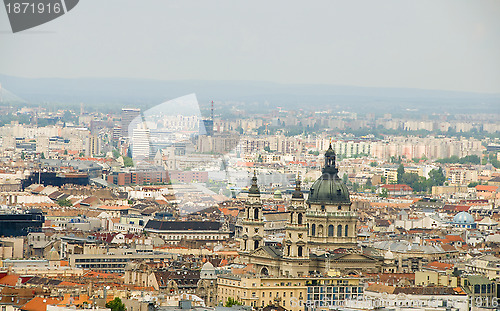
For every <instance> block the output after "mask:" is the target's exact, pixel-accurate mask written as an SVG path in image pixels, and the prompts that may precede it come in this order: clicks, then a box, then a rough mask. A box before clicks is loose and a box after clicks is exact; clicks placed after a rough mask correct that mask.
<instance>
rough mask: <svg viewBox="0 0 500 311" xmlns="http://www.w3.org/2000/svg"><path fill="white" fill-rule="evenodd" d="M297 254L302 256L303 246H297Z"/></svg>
mask: <svg viewBox="0 0 500 311" xmlns="http://www.w3.org/2000/svg"><path fill="white" fill-rule="evenodd" d="M297 255H298V256H299V257H302V246H299V247H298V248H297Z"/></svg>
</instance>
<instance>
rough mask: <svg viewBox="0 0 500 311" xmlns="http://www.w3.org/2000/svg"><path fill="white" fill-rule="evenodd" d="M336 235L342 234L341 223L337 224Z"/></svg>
mask: <svg viewBox="0 0 500 311" xmlns="http://www.w3.org/2000/svg"><path fill="white" fill-rule="evenodd" d="M337 236H338V237H341V236H342V225H338V226H337Z"/></svg>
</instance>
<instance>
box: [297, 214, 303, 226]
mask: <svg viewBox="0 0 500 311" xmlns="http://www.w3.org/2000/svg"><path fill="white" fill-rule="evenodd" d="M297 223H298V224H299V225H302V213H299V216H298V220H297Z"/></svg>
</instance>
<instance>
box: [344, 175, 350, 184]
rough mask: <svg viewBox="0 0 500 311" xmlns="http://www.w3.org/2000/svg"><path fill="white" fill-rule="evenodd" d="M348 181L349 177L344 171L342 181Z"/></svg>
mask: <svg viewBox="0 0 500 311" xmlns="http://www.w3.org/2000/svg"><path fill="white" fill-rule="evenodd" d="M348 181H349V177H348V176H347V174H346V173H344V175H343V176H342V183H344V184H347V182H348Z"/></svg>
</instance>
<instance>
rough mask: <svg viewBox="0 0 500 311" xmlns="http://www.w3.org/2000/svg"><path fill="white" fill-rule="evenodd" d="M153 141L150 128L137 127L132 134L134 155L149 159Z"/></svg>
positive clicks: (135, 157)
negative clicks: (151, 140)
mask: <svg viewBox="0 0 500 311" xmlns="http://www.w3.org/2000/svg"><path fill="white" fill-rule="evenodd" d="M150 150H151V142H150V137H149V129H147V128H144V127H139V128H135V129H134V130H133V134H132V157H133V158H134V160H136V159H142V160H144V159H149V156H150Z"/></svg>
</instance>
